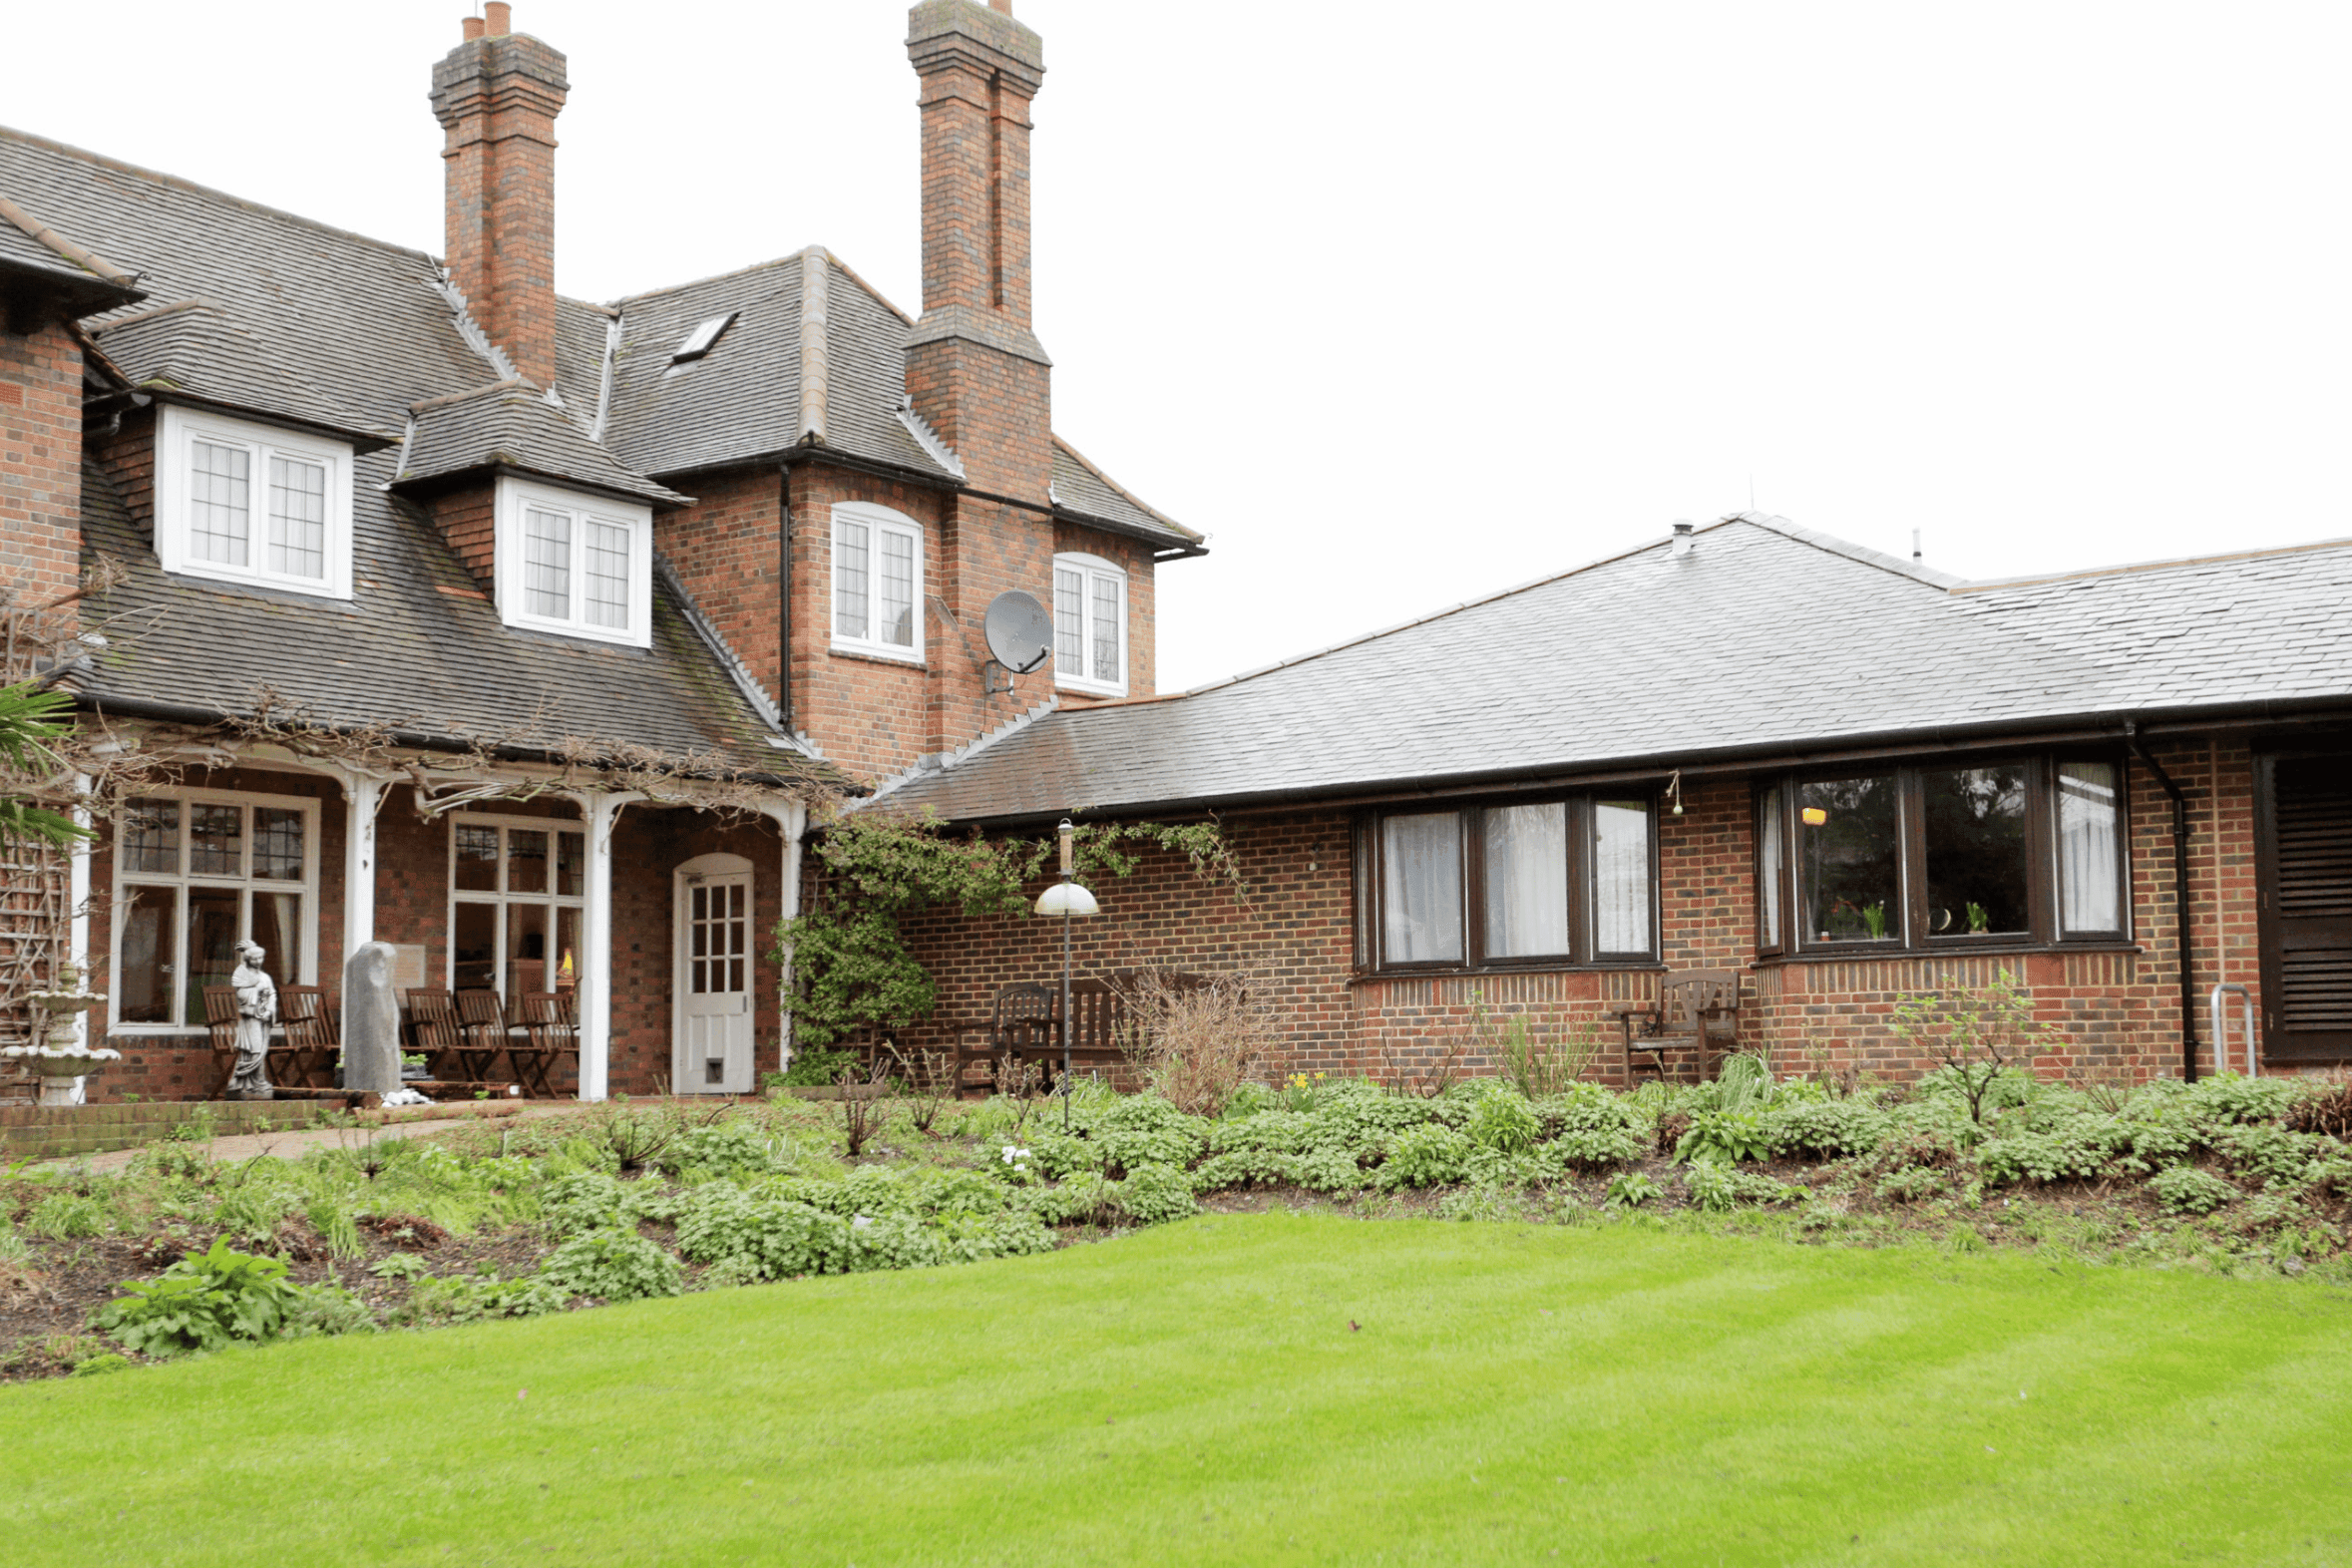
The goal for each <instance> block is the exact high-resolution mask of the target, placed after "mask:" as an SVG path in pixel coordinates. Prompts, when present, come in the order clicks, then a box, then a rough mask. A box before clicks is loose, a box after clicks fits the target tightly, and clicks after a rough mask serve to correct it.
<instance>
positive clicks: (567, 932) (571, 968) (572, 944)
mask: <svg viewBox="0 0 2352 1568" xmlns="http://www.w3.org/2000/svg"><path fill="white" fill-rule="evenodd" d="M579 953H580V911H578V910H568V909H561V908H560V909H558V910H557V911H556V983H555V986H554V987H553V988H554V989H557V990H570V989H572V987H573V986H574V985H576V984H578V983H579V982H580V960H579Z"/></svg>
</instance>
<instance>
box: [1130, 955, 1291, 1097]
mask: <svg viewBox="0 0 2352 1568" xmlns="http://www.w3.org/2000/svg"><path fill="white" fill-rule="evenodd" d="M1117 983H1118V989H1119V995H1120V998H1121V999H1122V1000H1123V1001H1124V1002H1125V1003H1126V1007H1127V1016H1128V1020H1129V1027H1130V1030H1131V1032H1130V1034H1129V1038H1128V1041H1127V1045H1126V1049H1127V1052H1128V1056H1129V1058H1130V1059H1132V1060H1134V1061H1135V1062H1136V1063H1137V1064H1138V1065H1139V1066H1140V1067H1141V1068H1142V1069H1143V1076H1144V1081H1145V1082H1147V1083H1149V1084H1150V1085H1151V1087H1152V1088H1153V1089H1154V1090H1156V1091H1157V1092H1158V1093H1159V1094H1160V1095H1161V1096H1163V1097H1164V1098H1165V1099H1167V1101H1168V1102H1169V1103H1170V1104H1172V1105H1174V1106H1175V1107H1176V1108H1177V1109H1178V1110H1181V1111H1185V1112H1188V1113H1189V1114H1191V1115H1195V1116H1215V1115H1217V1114H1218V1113H1219V1112H1221V1111H1223V1110H1224V1109H1225V1102H1226V1101H1227V1100H1229V1099H1231V1098H1232V1097H1233V1091H1234V1090H1235V1089H1238V1088H1240V1087H1241V1085H1242V1082H1243V1081H1244V1080H1245V1079H1246V1078H1248V1077H1249V1075H1250V1073H1251V1072H1252V1071H1253V1070H1255V1069H1256V1068H1257V1067H1259V1066H1260V1065H1261V1064H1263V1063H1264V1062H1266V1061H1268V1060H1270V1059H1272V1057H1273V1055H1274V1050H1275V1046H1276V1044H1277V1037H1276V1033H1275V1024H1274V1014H1273V1009H1272V1008H1270V1007H1269V1006H1267V1005H1266V1003H1265V1002H1263V1001H1262V1000H1260V999H1259V996H1258V992H1257V988H1256V986H1255V985H1253V983H1252V980H1251V977H1250V976H1249V975H1247V974H1243V973H1239V972H1236V973H1233V974H1227V975H1213V976H1205V977H1187V978H1185V979H1181V980H1180V979H1178V978H1176V977H1174V976H1171V975H1165V974H1162V973H1160V972H1159V971H1156V970H1143V971H1140V972H1138V973H1137V974H1135V975H1133V976H1130V977H1127V978H1125V979H1123V980H1119V981H1118V982H1117Z"/></svg>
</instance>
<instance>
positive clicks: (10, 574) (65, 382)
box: [0, 325, 82, 651]
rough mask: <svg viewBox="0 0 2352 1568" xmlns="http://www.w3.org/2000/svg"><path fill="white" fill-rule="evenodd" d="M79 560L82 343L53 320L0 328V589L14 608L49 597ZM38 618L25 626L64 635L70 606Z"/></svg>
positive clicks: (66, 583) (64, 588) (75, 579)
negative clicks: (23, 328) (24, 329)
mask: <svg viewBox="0 0 2352 1568" xmlns="http://www.w3.org/2000/svg"><path fill="white" fill-rule="evenodd" d="M81 560H82V345H81V344H80V343H79V342H78V341H76V340H75V338H74V336H73V334H72V332H71V331H69V330H68V329H67V328H66V327H64V326H60V325H48V326H41V327H37V328H35V329H34V330H33V331H31V332H29V333H19V332H14V331H0V595H5V603H6V605H7V607H8V608H10V609H15V610H20V611H21V610H30V609H39V608H41V607H42V606H45V605H52V604H56V601H57V600H59V599H61V598H63V597H65V596H66V595H67V594H70V593H71V592H73V590H74V588H76V586H77V585H78V584H79V583H80V582H81V576H82V567H81ZM41 618H42V624H41V625H40V626H39V627H38V628H37V630H35V628H30V627H28V628H26V629H27V630H28V631H33V632H34V634H35V635H37V636H38V637H39V638H40V639H42V640H53V639H55V638H58V637H70V636H71V635H72V634H73V631H74V628H75V625H76V615H75V606H74V605H72V604H61V605H57V607H55V608H53V609H48V610H46V611H45V613H44V614H43V615H42V617H41ZM0 651H4V650H0Z"/></svg>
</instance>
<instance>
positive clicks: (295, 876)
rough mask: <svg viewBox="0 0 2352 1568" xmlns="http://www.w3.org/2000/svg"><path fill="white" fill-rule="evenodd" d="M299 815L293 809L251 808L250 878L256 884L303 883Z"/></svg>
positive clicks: (300, 820)
mask: <svg viewBox="0 0 2352 1568" xmlns="http://www.w3.org/2000/svg"><path fill="white" fill-rule="evenodd" d="M302 826H303V824H302V813H301V812H300V811H298V810H295V809H294V808H292V807H288V806H255V807H254V808H253V876H254V877H255V878H256V879H257V880H259V881H263V882H300V881H301V880H302Z"/></svg>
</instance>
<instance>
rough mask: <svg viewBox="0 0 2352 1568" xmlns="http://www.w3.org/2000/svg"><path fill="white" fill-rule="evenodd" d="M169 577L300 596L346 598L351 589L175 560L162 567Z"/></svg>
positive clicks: (314, 581)
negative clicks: (208, 567) (231, 570)
mask: <svg viewBox="0 0 2352 1568" xmlns="http://www.w3.org/2000/svg"><path fill="white" fill-rule="evenodd" d="M164 575H165V576H166V577H170V578H189V579H193V580H194V581H196V582H198V583H211V584H217V585H221V586H224V587H227V588H260V589H262V590H264V591H266V592H270V593H292V594H295V595H296V596H298V597H301V598H327V599H343V600H348V599H349V598H350V597H351V590H350V589H349V588H343V587H340V586H339V585H336V584H333V583H322V582H320V581H319V580H318V579H316V578H270V577H262V576H260V575H258V574H256V573H251V572H207V571H205V570H204V569H203V568H202V567H200V566H196V565H192V564H191V563H189V562H186V561H176V562H174V563H172V564H171V565H170V566H167V567H165V568H164Z"/></svg>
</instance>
